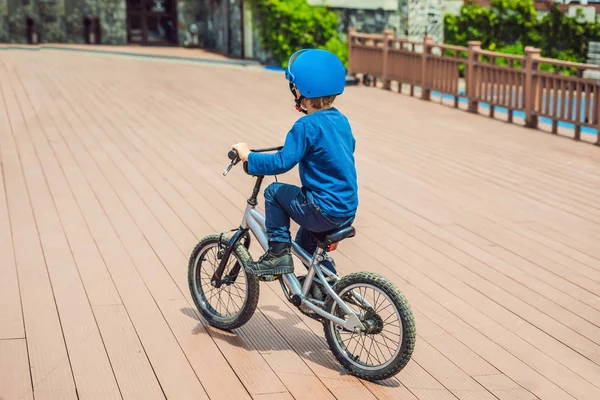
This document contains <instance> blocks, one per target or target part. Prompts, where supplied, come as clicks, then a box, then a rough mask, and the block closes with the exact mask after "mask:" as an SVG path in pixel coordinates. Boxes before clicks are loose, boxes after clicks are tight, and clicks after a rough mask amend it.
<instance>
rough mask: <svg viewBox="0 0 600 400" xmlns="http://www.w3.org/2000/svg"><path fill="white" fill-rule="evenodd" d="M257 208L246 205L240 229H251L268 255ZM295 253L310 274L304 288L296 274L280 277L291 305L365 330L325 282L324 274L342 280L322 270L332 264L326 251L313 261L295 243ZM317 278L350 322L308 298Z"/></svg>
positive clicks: (262, 220)
mask: <svg viewBox="0 0 600 400" xmlns="http://www.w3.org/2000/svg"><path fill="white" fill-rule="evenodd" d="M255 207H256V206H255V205H253V204H250V203H249V204H248V205H247V207H246V211H245V212H244V217H243V219H242V223H241V225H240V226H241V228H242V229H249V230H250V231H251V232H252V234H253V235H254V237H255V238H256V239H257V240H258V242H259V243H260V245H261V247H262V248H263V250H265V251H266V250H267V249H268V247H269V243H268V242H269V241H268V238H267V233H266V227H265V218H264V216H263V215H262V214H261V213H260V212H258V211H257V210H256V208H255ZM292 253H293V254H294V255H295V256H296V257H298V258H299V259H300V260H301V261H302V263H303V264H304V265H305V266H306V267H307V268H308V273H307V275H306V279H305V280H304V285H302V286H301V285H300V281H299V280H298V278H297V277H296V275H294V274H285V275H282V277H281V279H282V284H283V285H285V286H286V288H287V289H288V291H289V293H290V294H291V296H292V303H294V305H296V306H300V305H303V306H305V307H307V308H310V309H311V310H312V311H314V312H316V313H317V314H319V315H321V316H322V317H324V318H326V319H328V320H330V321H333V322H334V323H335V324H337V325H340V326H343V327H344V328H346V329H348V330H350V331H352V332H354V331H356V330H360V329H362V327H363V326H362V323H361V322H360V319H359V318H358V316H357V315H356V313H355V312H354V311H353V310H352V309H350V307H348V306H347V305H346V303H344V301H343V300H342V299H341V298H340V297H339V296H338V295H337V293H335V291H334V290H333V288H332V287H331V286H330V285H329V284H328V283H327V282H326V281H325V274H324V270H325V271H326V273H327V274H328V275H330V276H335V277H336V279H339V278H338V277H337V276H336V275H334V274H333V273H331V272H330V271H329V270H327V269H326V268H322V267H321V261H322V260H324V259H329V260H330V261H333V260H332V259H331V258H329V257H327V256H324V255H323V249H321V248H317V251H316V252H315V254H314V255H313V257H310V255H309V254H308V253H307V252H306V251H304V249H302V248H301V247H300V246H299V245H298V244H297V243H296V242H294V241H292ZM315 275H316V277H317V278H318V279H319V281H320V282H321V283H322V284H323V287H324V288H325V291H326V292H327V294H328V295H329V296H331V297H332V298H333V299H334V301H335V302H336V303H338V305H339V306H340V307H341V308H342V309H343V310H344V312H346V314H347V315H349V318H348V319H347V320H343V319H341V318H338V317H336V316H335V315H332V314H330V313H328V312H326V311H325V310H323V309H322V308H321V307H319V306H318V305H316V304H315V303H316V302H318V300H315V299H312V298H309V297H308V292H309V290H310V287H311V286H312V283H313V281H314V280H315ZM361 297H362V296H361ZM360 300H361V301H362V302H363V303H365V304H366V301H365V300H364V299H362V298H361V299H360Z"/></svg>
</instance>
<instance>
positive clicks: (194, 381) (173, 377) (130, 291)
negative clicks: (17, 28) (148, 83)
mask: <svg viewBox="0 0 600 400" xmlns="http://www.w3.org/2000/svg"><path fill="white" fill-rule="evenodd" d="M55 97H56V96H55ZM57 104H58V105H60V106H61V108H63V112H65V111H66V110H64V108H65V104H62V103H60V102H57ZM63 117H65V118H66V120H67V121H70V122H71V124H73V125H72V129H75V130H78V131H80V132H87V128H86V127H85V126H82V125H81V122H80V121H78V120H77V119H76V118H73V117H74V114H71V113H70V112H69V113H66V114H63ZM92 129H93V128H92ZM61 134H62V135H66V138H75V137H76V136H75V135H76V134H75V133H74V132H73V130H64V131H61ZM63 140H65V139H61V138H60V137H58V138H56V137H53V138H52V141H53V142H54V143H55V144H56V148H55V151H56V153H57V155H58V157H59V158H61V164H63V165H64V163H69V164H70V166H71V168H74V169H75V170H77V172H78V173H79V174H80V172H79V169H80V168H81V169H82V170H83V171H85V172H86V173H87V179H88V182H90V184H91V185H92V188H93V190H94V193H95V196H98V197H100V198H103V197H108V198H107V199H105V200H104V201H103V207H105V208H106V207H117V212H118V213H117V215H119V216H121V215H123V214H122V210H119V209H118V202H117V201H116V200H115V197H114V196H115V195H114V194H113V193H112V192H111V191H110V186H108V184H107V183H106V181H105V180H104V178H103V176H102V175H101V173H99V171H98V170H97V167H95V165H94V162H93V160H91V159H90V158H89V155H88V154H87V152H86V151H85V150H84V149H82V148H81V145H79V144H78V142H77V141H76V140H68V139H66V142H64V141H63ZM65 143H69V148H67V147H66V145H65ZM71 148H74V149H77V150H78V151H75V154H70V151H71ZM75 160H77V161H75ZM78 163H81V164H78ZM80 165H81V166H80ZM67 176H68V179H73V177H72V176H69V174H67ZM80 178H82V176H81V175H79V176H76V177H75V179H80ZM71 187H72V188H73V190H74V192H75V195H76V197H79V196H81V194H80V193H79V192H81V191H84V192H85V191H87V190H90V189H89V188H88V187H87V184H85V183H84V182H79V183H78V184H76V183H73V182H72V183H71ZM99 193H103V195H102V196H99ZM95 196H94V197H95ZM86 197H87V201H85V202H84V201H82V200H80V199H78V203H79V205H80V207H81V208H82V210H83V212H84V215H86V219H87V221H88V224H89V225H90V229H91V230H92V233H93V235H94V236H97V237H98V239H99V240H98V245H99V247H100V250H101V253H102V256H103V257H104V260H105V262H106V264H107V266H108V268H109V271H110V272H111V275H112V277H113V280H114V281H115V284H116V286H117V288H118V289H119V292H120V293H121V297H122V299H123V303H124V304H125V305H126V307H127V310H128V312H129V315H130V317H131V319H132V321H133V324H134V326H135V327H136V331H137V333H138V336H139V337H140V339H141V342H142V345H143V346H144V349H145V350H146V353H147V354H148V358H149V359H150V361H151V363H152V366H153V368H154V371H155V373H156V374H157V376H158V378H159V382H160V384H161V387H162V389H163V390H164V392H165V393H166V395H167V396H174V397H177V398H188V397H189V398H198V397H202V396H203V395H204V396H206V394H205V392H204V390H203V389H202V386H201V385H200V383H199V381H198V378H197V376H196V375H195V374H194V372H193V370H192V369H191V367H190V365H189V362H188V361H187V359H186V358H185V356H184V355H183V353H182V351H181V348H180V347H179V345H178V344H177V342H176V340H175V338H174V337H173V334H172V332H171V331H170V329H169V327H168V325H167V324H166V322H165V320H164V318H163V317H162V315H161V312H160V310H159V309H158V307H157V306H156V304H155V303H154V300H153V299H152V296H151V294H150V293H149V292H148V289H147V287H146V282H145V281H144V280H143V279H142V277H141V276H140V274H139V272H138V271H137V269H136V266H135V265H134V264H133V263H132V261H131V259H130V258H129V254H128V253H127V251H126V249H125V247H124V246H123V243H122V242H121V239H120V238H119V236H117V234H116V233H115V231H114V230H113V229H114V228H113V226H112V225H111V222H115V221H117V220H116V219H114V218H115V217H114V215H113V218H112V219H111V220H109V219H108V217H107V216H106V214H104V211H103V207H102V206H100V204H99V203H98V200H97V199H95V198H94V199H91V198H89V197H88V196H86ZM109 215H111V214H109ZM100 238H101V239H100ZM134 240H137V239H134ZM149 278H152V277H149ZM157 283H158V282H157ZM165 289H167V287H166V288H165ZM163 293H168V292H165V290H163ZM159 360H160V362H159Z"/></svg>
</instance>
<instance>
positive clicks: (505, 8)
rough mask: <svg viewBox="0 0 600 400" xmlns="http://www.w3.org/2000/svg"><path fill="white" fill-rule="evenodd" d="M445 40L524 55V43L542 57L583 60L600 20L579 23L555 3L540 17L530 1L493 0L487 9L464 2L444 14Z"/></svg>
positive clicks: (599, 30)
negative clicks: (455, 12) (476, 42)
mask: <svg viewBox="0 0 600 400" xmlns="http://www.w3.org/2000/svg"><path fill="white" fill-rule="evenodd" d="M444 22H445V26H444V30H445V39H446V40H445V41H446V43H448V44H454V45H459V46H466V45H467V43H468V41H469V40H479V41H481V45H482V47H483V48H484V49H489V50H493V51H500V52H506V53H511V54H523V49H524V47H525V46H534V47H537V48H540V49H541V50H542V56H544V57H550V58H558V59H561V60H568V61H577V62H585V60H586V57H587V50H588V45H589V42H590V41H594V40H600V23H599V22H598V21H595V22H593V23H582V22H579V21H578V18H577V17H574V18H573V17H569V16H567V15H564V14H563V13H562V12H561V11H560V8H559V7H558V5H556V4H552V5H551V7H550V11H549V12H548V13H547V14H546V15H544V17H543V18H541V19H539V18H538V17H537V13H536V10H535V7H534V3H533V0H493V1H492V4H491V7H490V8H484V7H480V6H479V5H477V4H472V3H468V4H467V3H466V4H464V5H463V6H462V8H461V10H460V15H458V16H453V15H450V14H447V15H446V16H445V17H444Z"/></svg>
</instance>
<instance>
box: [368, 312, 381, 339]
mask: <svg viewBox="0 0 600 400" xmlns="http://www.w3.org/2000/svg"><path fill="white" fill-rule="evenodd" d="M369 314H371V315H369ZM364 326H365V330H364V332H365V333H366V334H368V335H377V334H380V333H381V332H382V331H383V319H382V318H381V317H380V316H379V314H375V313H374V312H373V311H370V312H367V315H365V320H364Z"/></svg>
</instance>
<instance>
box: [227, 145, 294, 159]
mask: <svg viewBox="0 0 600 400" xmlns="http://www.w3.org/2000/svg"><path fill="white" fill-rule="evenodd" d="M281 149H283V146H277V147H267V148H264V149H251V150H250V151H251V152H253V153H266V152H268V151H279V150H281ZM227 157H229V159H230V160H231V161H233V160H237V159H238V157H239V154H238V152H237V150H236V149H232V150H229V152H228V153H227Z"/></svg>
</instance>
